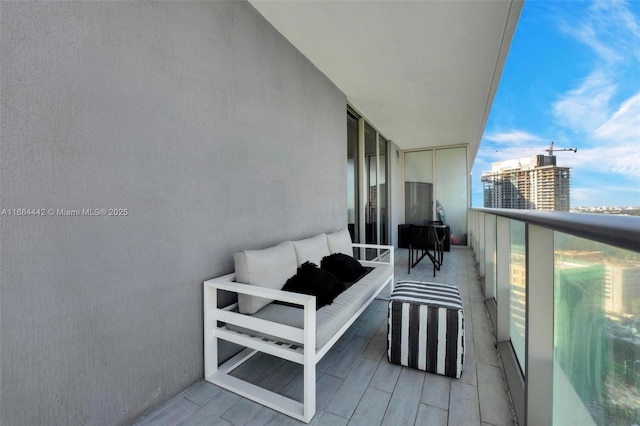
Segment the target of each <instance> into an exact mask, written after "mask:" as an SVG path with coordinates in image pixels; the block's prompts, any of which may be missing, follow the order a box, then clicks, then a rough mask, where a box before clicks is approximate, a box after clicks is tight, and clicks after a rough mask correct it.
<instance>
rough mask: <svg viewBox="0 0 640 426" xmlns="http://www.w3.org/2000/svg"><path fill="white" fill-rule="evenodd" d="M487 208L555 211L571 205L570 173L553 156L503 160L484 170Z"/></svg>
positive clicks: (566, 209) (568, 169)
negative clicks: (557, 163) (489, 169)
mask: <svg viewBox="0 0 640 426" xmlns="http://www.w3.org/2000/svg"><path fill="white" fill-rule="evenodd" d="M482 186H483V192H484V206H485V207H487V208H504V209H528V210H556V211H569V209H570V208H571V172H570V168H569V167H558V166H557V165H556V157H555V156H553V155H536V156H533V157H529V158H518V159H515V160H507V161H500V162H497V163H493V164H492V165H491V171H487V172H484V173H482Z"/></svg>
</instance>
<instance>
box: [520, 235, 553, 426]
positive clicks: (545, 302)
mask: <svg viewBox="0 0 640 426" xmlns="http://www.w3.org/2000/svg"><path fill="white" fill-rule="evenodd" d="M526 241H527V249H526V251H527V254H526V258H527V303H526V306H527V320H526V344H525V352H526V357H525V359H526V380H525V419H526V424H527V425H529V426H537V425H550V424H552V420H553V419H552V416H553V412H552V408H553V406H552V403H553V281H554V280H553V270H554V245H553V231H552V230H549V229H546V228H542V227H540V226H536V225H530V224H529V225H527V228H526Z"/></svg>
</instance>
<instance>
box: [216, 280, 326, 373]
mask: <svg viewBox="0 0 640 426" xmlns="http://www.w3.org/2000/svg"><path fill="white" fill-rule="evenodd" d="M234 279H235V274H228V275H225V276H223V277H218V278H213V279H210V280H207V281H205V282H204V314H205V315H204V316H205V329H206V330H205V332H214V331H215V330H218V331H217V333H218V334H219V335H221V337H222V335H227V337H229V333H230V332H228V331H222V330H220V329H219V328H218V326H217V322H218V321H220V322H224V323H228V324H234V325H237V326H239V327H243V328H247V329H251V330H256V331H259V332H262V333H265V334H269V335H272V336H274V337H276V338H279V339H284V340H289V341H293V342H297V343H300V344H302V345H304V346H305V347H309V348H313V350H312V352H313V353H315V338H316V297H315V296H312V295H308V294H300V293H293V292H290V291H284V290H274V289H271V288H265V287H259V286H255V285H248V284H241V283H237V282H235V281H233V280H234ZM218 290H225V291H230V292H234V293H243V294H248V295H251V296H259V297H266V298H269V299H274V300H278V301H282V302H288V303H293V304H296V305H301V306H302V308H303V312H304V313H303V315H304V326H303V328H302V329H300V328H296V327H292V326H289V325H285V324H280V323H277V322H274V321H268V320H264V319H260V318H255V317H254V316H252V315H249V314H241V313H239V312H234V311H231V310H230V309H229V307H224V308H218V306H217V293H218ZM232 306H233V305H232ZM207 330H208V331H207ZM227 340H231V339H227ZM232 341H235V343H239V344H241V343H242V342H241V341H238V340H232ZM290 360H292V359H290Z"/></svg>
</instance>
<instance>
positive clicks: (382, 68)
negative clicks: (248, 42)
mask: <svg viewBox="0 0 640 426" xmlns="http://www.w3.org/2000/svg"><path fill="white" fill-rule="evenodd" d="M249 1H250V2H251V4H252V5H253V6H254V7H255V8H256V10H257V11H258V12H259V13H260V14H262V15H263V16H264V17H265V18H266V19H267V20H268V21H269V22H270V23H271V24H272V25H273V26H274V27H275V28H276V29H277V30H278V31H279V32H280V33H281V34H283V35H284V36H285V37H286V38H287V39H288V40H289V41H290V42H291V43H292V44H293V45H294V46H295V47H296V48H297V49H298V50H300V51H301V52H302V53H303V54H304V55H305V56H306V57H307V58H308V59H309V60H310V61H311V62H313V63H314V64H315V66H316V67H318V68H319V69H320V70H321V71H322V72H323V73H324V74H325V75H326V76H327V77H328V78H329V79H330V80H331V81H333V82H334V84H335V85H336V86H337V87H338V88H339V89H340V90H342V91H343V92H344V93H345V95H346V96H347V99H348V101H349V103H350V104H351V105H352V106H353V107H355V108H356V109H357V110H358V111H359V112H360V113H362V114H363V115H364V116H365V117H366V118H367V119H368V120H369V121H370V122H371V123H372V124H373V125H374V126H375V127H377V128H378V130H379V131H380V132H381V133H382V134H383V135H385V136H386V137H387V138H389V139H391V140H393V141H394V142H395V143H396V144H397V145H398V146H399V147H400V148H402V149H413V148H421V147H427V146H443V145H458V144H469V145H470V148H471V149H470V151H471V152H470V154H471V155H470V158H469V160H470V161H469V162H470V163H472V162H473V158H475V154H476V152H477V148H478V145H479V143H480V139H481V137H482V133H483V132H484V127H485V124H486V121H487V117H488V115H489V110H490V108H491V104H492V101H493V97H494V95H495V91H496V88H497V85H498V82H499V80H500V75H501V73H502V68H503V65H504V62H505V59H506V55H507V52H508V49H509V46H510V44H511V39H512V37H513V34H514V31H515V26H516V24H517V21H518V18H519V16H520V11H521V9H522V1H521V0H513V1H512V0H465V1H460V0H458V1H445V0H441V1H428V0H417V1H416V0H414V1H400V0H387V1H379V0H378V1H375V0H374V1H369V0H360V1H357V0H351V1H335V0H334V1H330V0H316V1H312V0H297V1H265V0H249Z"/></svg>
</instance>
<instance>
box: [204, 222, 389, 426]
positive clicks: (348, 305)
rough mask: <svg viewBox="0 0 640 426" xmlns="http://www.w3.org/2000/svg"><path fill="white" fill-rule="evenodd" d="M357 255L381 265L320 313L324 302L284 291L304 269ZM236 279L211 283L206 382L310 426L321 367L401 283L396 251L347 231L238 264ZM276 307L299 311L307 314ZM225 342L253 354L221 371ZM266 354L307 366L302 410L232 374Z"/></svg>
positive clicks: (239, 259) (241, 257)
mask: <svg viewBox="0 0 640 426" xmlns="http://www.w3.org/2000/svg"><path fill="white" fill-rule="evenodd" d="M353 248H357V249H359V252H362V253H364V250H367V251H368V252H369V253H371V250H373V252H374V253H375V254H374V258H373V259H372V260H369V261H364V260H361V261H360V263H361V264H362V265H363V266H365V267H372V268H373V269H372V270H371V271H370V272H369V273H368V274H367V275H365V276H364V277H362V278H361V279H360V280H358V281H357V282H356V283H355V284H353V285H351V286H350V287H349V288H348V289H347V290H345V291H344V292H343V293H341V294H340V295H339V296H338V297H336V298H335V299H334V301H333V303H332V304H330V305H326V306H323V307H322V308H320V309H319V310H317V311H316V297H315V296H310V295H306V294H299V293H293V292H289V291H283V290H281V288H282V286H283V285H284V284H285V282H286V281H287V279H288V278H290V277H291V276H293V275H294V274H295V273H296V269H297V267H298V266H300V265H301V264H303V263H304V262H306V261H311V262H313V263H316V264H317V265H320V261H321V259H322V258H323V257H324V256H328V255H329V254H332V253H344V254H348V255H353ZM234 260H235V269H236V272H234V273H232V274H228V275H224V276H222V277H218V278H214V279H210V280H207V281H205V282H204V364H205V379H206V380H207V381H209V382H211V383H214V384H216V385H218V386H220V387H223V388H225V389H228V390H230V391H232V392H234V393H237V394H239V395H241V396H244V397H246V398H249V399H252V400H254V401H256V402H258V403H260V404H262V405H265V406H267V407H270V408H272V409H274V410H277V411H280V412H281V413H284V414H286V415H288V416H291V417H293V418H295V419H298V420H301V421H304V422H306V423H308V422H309V421H310V420H311V418H312V417H313V416H314V414H315V411H316V364H317V363H318V362H319V361H320V360H321V359H322V357H323V356H324V355H325V354H326V353H327V352H328V351H329V349H331V347H332V346H333V345H334V344H335V343H336V341H337V340H338V339H339V338H340V337H341V336H342V335H343V334H344V332H345V331H346V330H347V329H348V328H349V327H350V326H351V325H352V324H353V322H354V321H355V320H356V319H358V317H359V316H360V314H361V313H362V312H363V311H364V310H365V309H366V308H367V306H369V304H370V303H371V302H372V301H373V299H375V298H376V296H378V295H379V294H380V293H381V292H382V291H383V290H384V289H385V288H386V289H387V290H388V291H389V292H390V291H392V290H393V283H394V252H393V247H392V246H385V245H371V244H352V242H351V237H350V236H349V232H348V231H347V230H346V229H343V230H341V231H338V232H335V233H330V234H319V235H316V236H315V237H312V238H308V239H304V240H299V241H285V242H283V243H281V244H278V245H277V246H274V247H270V248H267V249H263V250H248V251H244V252H240V253H236V254H235V256H234ZM219 290H225V291H229V292H233V293H237V294H238V302H237V303H234V304H231V305H229V306H225V307H221V308H219V307H218V291H219ZM274 300H278V301H281V302H287V303H289V304H294V305H299V306H301V307H302V309H300V308H298V307H294V306H287V305H284V304H277V303H272V302H273V301H274ZM218 339H222V340H226V341H229V342H233V343H235V344H238V345H241V346H243V347H245V348H246V349H244V350H243V351H241V352H240V353H238V354H237V355H235V356H233V357H232V358H230V359H229V360H227V361H225V362H224V363H222V364H221V365H218V363H219V360H218V355H219V352H218V349H219V348H218ZM258 352H264V353H267V354H271V355H273V356H277V357H280V358H283V359H286V360H289V361H293V362H296V363H299V364H302V365H303V371H304V373H303V375H304V378H303V380H304V395H303V400H302V402H298V401H296V400H292V399H290V398H287V397H285V396H283V395H280V394H277V393H274V392H271V391H269V390H266V389H263V388H261V387H259V386H256V385H254V384H252V383H248V382H246V381H244V380H241V379H239V378H237V377H234V376H232V375H231V374H230V373H231V372H232V371H233V370H234V369H235V368H237V367H238V366H240V365H241V364H242V363H244V362H245V361H247V360H248V359H250V358H251V357H252V356H253V355H255V354H256V353H258Z"/></svg>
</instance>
